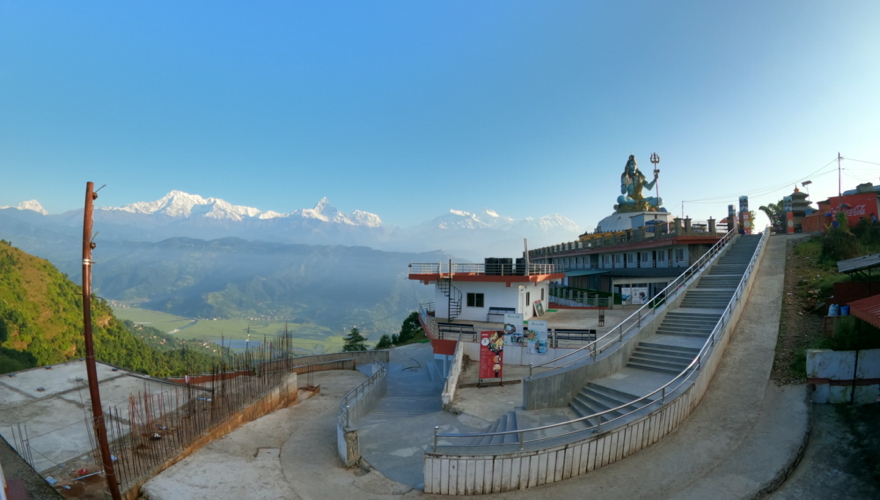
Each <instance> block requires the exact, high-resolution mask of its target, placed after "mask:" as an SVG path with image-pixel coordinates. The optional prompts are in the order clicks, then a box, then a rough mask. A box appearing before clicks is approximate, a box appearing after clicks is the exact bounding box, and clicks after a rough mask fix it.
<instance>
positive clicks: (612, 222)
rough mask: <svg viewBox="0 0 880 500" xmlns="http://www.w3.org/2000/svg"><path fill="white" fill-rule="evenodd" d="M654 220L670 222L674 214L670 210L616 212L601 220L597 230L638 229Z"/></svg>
mask: <svg viewBox="0 0 880 500" xmlns="http://www.w3.org/2000/svg"><path fill="white" fill-rule="evenodd" d="M652 220H658V221H662V222H667V223H668V222H669V221H671V220H672V214H670V213H669V212H622V213H619V212H614V213H613V214H611V215H609V216H608V217H605V218H604V219H602V220H601V221H599V224H598V226H597V227H596V231H597V232H599V231H602V232H617V231H625V230H627V229H636V228H640V227H645V225H646V224H647V223H648V222H649V221H652Z"/></svg>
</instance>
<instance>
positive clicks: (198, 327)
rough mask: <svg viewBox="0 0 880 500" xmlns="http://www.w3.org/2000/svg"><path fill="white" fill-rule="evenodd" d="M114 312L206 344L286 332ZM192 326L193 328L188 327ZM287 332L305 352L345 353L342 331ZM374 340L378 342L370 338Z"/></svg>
mask: <svg viewBox="0 0 880 500" xmlns="http://www.w3.org/2000/svg"><path fill="white" fill-rule="evenodd" d="M113 313H114V314H115V315H116V316H117V317H118V318H120V319H127V320H131V321H134V322H135V323H141V324H144V325H147V326H152V327H153V328H157V329H159V330H162V331H163V332H170V331H172V330H175V329H180V328H181V327H186V328H183V329H180V330H179V331H177V332H175V333H174V337H175V338H178V339H183V340H190V339H200V340H207V341H214V340H220V339H221V338H227V339H241V340H244V339H246V338H247V331H248V327H250V332H251V340H254V341H262V340H263V337H264V336H265V337H267V340H269V339H271V337H275V336H277V335H278V334H279V333H281V332H283V331H284V322H267V321H250V320H247V319H218V320H210V319H203V320H199V321H197V322H196V323H192V320H191V319H188V318H181V317H180V316H174V315H172V314H167V313H163V312H158V311H149V310H147V309H139V308H130V309H118V310H114V311H113ZM187 325H191V326H187ZM287 330H288V332H290V333H291V335H292V336H293V346H294V347H295V348H299V349H302V350H304V351H308V352H312V351H314V350H315V348H317V347H318V346H324V349H323V352H325V353H329V352H339V351H341V350H342V345H343V337H344V336H343V334H342V332H333V331H331V330H330V329H329V328H326V327H323V326H319V325H314V324H310V323H305V324H303V323H288V325H287ZM370 340H372V341H375V340H378V339H370Z"/></svg>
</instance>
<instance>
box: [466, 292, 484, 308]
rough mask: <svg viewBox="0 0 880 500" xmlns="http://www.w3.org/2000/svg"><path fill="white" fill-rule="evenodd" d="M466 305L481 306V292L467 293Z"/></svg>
mask: <svg viewBox="0 0 880 500" xmlns="http://www.w3.org/2000/svg"><path fill="white" fill-rule="evenodd" d="M467 306H468V307H483V294H482V293H468V294H467Z"/></svg>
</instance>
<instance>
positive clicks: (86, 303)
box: [82, 182, 122, 500]
mask: <svg viewBox="0 0 880 500" xmlns="http://www.w3.org/2000/svg"><path fill="white" fill-rule="evenodd" d="M94 188H95V185H94V183H92V182H88V183H86V204H85V209H84V210H83V261H82V276H83V286H82V291H83V333H84V335H85V347H86V372H87V373H88V377H89V397H90V398H91V400H92V415H93V416H94V425H95V436H97V438H98V443H99V446H100V448H101V458H102V461H103V462H104V474H105V475H106V477H107V488H108V489H109V490H110V495H111V496H112V497H113V500H121V499H122V497H121V496H120V494H119V484H118V483H117V482H116V474H115V472H114V470H113V458H112V457H111V456H110V444H109V443H108V442H107V427H106V424H105V423H104V412H103V411H102V410H101V392H100V391H99V390H98V370H97V368H96V367H95V344H94V342H92V272H91V271H92V249H93V248H94V247H95V244H94V243H92V203H93V202H94V201H95V199H96V198H98V193H95V192H94V191H93V190H94Z"/></svg>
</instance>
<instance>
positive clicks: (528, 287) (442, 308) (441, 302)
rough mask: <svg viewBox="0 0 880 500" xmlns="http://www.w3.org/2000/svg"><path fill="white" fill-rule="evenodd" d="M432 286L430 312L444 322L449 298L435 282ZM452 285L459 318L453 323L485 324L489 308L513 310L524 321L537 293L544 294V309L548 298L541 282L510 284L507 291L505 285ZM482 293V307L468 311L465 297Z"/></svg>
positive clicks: (547, 289) (538, 297)
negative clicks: (458, 301)
mask: <svg viewBox="0 0 880 500" xmlns="http://www.w3.org/2000/svg"><path fill="white" fill-rule="evenodd" d="M432 283H433V284H434V310H435V316H436V317H437V318H438V319H441V320H445V319H446V318H448V317H449V312H448V305H449V298H448V297H447V296H446V295H445V294H444V293H443V291H442V290H440V287H438V286H437V283H436V282H432ZM452 285H453V286H454V287H455V288H457V289H458V290H459V291H460V292H461V314H459V316H458V317H457V318H456V319H459V320H465V321H487V319H488V314H489V308H490V307H513V308H515V309H516V312H517V313H521V314H522V315H523V319H526V320H528V319H529V318H531V317H532V314H533V310H534V308H533V305H534V302H535V301H536V300H541V290H542V289H543V290H544V309H545V310H546V309H547V303H548V302H549V298H550V282H549V281H542V282H541V283H538V284H535V283H532V282H525V283H517V282H513V283H511V284H510V287H508V286H507V283H496V282H479V281H454V280H453V282H452ZM526 292H529V304H528V305H526V304H525V294H526ZM468 293H482V294H483V307H468V305H467V294H468Z"/></svg>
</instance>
